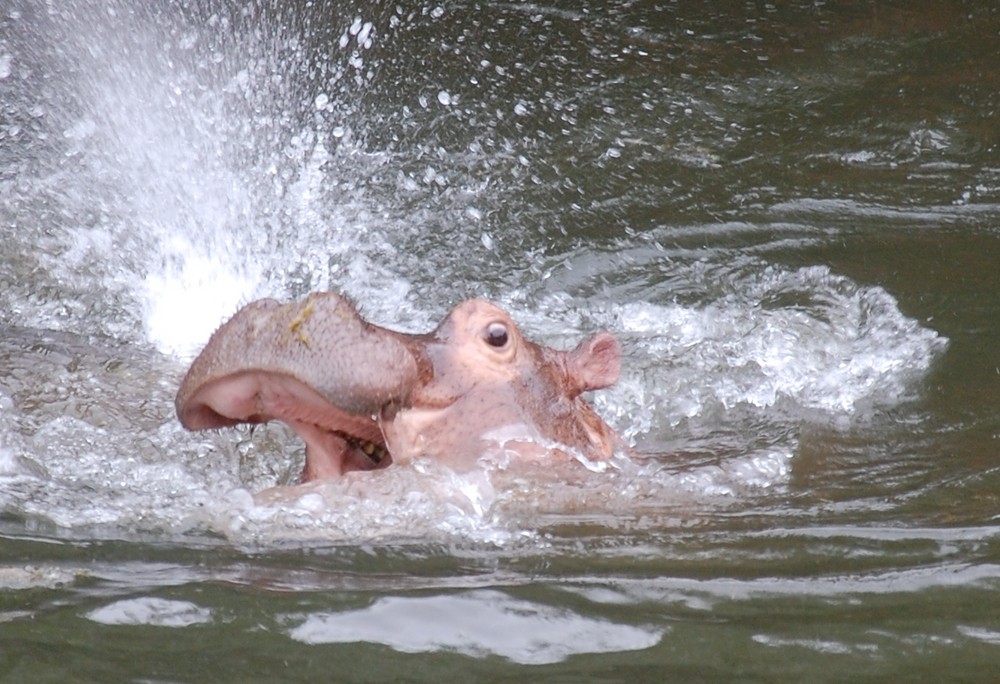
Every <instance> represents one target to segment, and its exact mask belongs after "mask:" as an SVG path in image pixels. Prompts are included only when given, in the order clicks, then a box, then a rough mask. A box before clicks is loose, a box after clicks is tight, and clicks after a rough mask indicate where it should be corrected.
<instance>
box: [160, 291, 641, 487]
mask: <svg viewBox="0 0 1000 684" xmlns="http://www.w3.org/2000/svg"><path fill="white" fill-rule="evenodd" d="M620 368H621V351H620V348H619V346H618V342H617V341H616V340H615V338H614V337H613V336H611V335H610V334H609V333H606V332H599V333H597V334H595V335H593V336H591V337H589V338H587V339H585V340H584V341H583V342H581V343H580V344H579V346H577V347H576V349H573V350H572V351H559V350H556V349H551V348H549V347H545V346H542V345H538V344H535V343H533V342H531V341H529V340H527V339H525V338H524V337H523V336H522V335H521V333H520V331H519V330H518V328H517V326H516V325H515V324H514V322H513V321H512V320H511V318H510V316H509V315H508V314H507V313H506V312H505V311H504V310H503V309H501V308H499V307H497V306H496V305H494V304H491V303H489V302H486V301H483V300H479V299H471V300H467V301H465V302H462V303H461V304H459V305H458V306H456V307H455V308H454V309H453V310H452V311H451V313H449V314H448V316H447V317H446V318H445V319H444V320H443V321H442V322H441V324H440V325H438V327H437V328H436V329H435V330H434V331H432V332H430V333H427V334H422V335H410V334H405V333H398V332H395V331H392V330H388V329H386V328H381V327H379V326H375V325H372V324H370V323H368V322H367V321H365V320H364V319H363V318H361V316H360V315H359V313H358V311H357V309H356V308H355V307H354V305H353V304H351V302H350V301H348V300H347V299H346V298H345V297H343V296H341V295H338V294H335V293H314V294H311V295H309V297H307V298H306V299H305V300H303V301H301V302H294V303H290V304H279V303H278V302H276V301H274V300H260V301H257V302H253V303H251V304H249V305H247V306H246V307H244V308H243V309H241V310H240V311H239V312H237V313H236V314H235V315H234V316H233V317H232V318H231V319H230V320H229V321H227V322H226V323H225V324H224V325H223V326H222V327H221V328H219V330H217V331H216V332H215V334H214V335H212V337H211V339H209V341H208V344H207V345H206V346H205V349H204V350H203V351H202V352H201V354H200V355H199V356H198V357H197V358H196V359H195V361H194V362H193V363H192V365H191V368H190V369H189V370H188V373H187V375H186V376H185V378H184V380H183V381H182V383H181V386H180V389H179V390H178V393H177V398H176V407H177V415H178V417H179V418H180V421H181V423H182V424H183V425H184V426H185V427H186V428H188V429H191V430H203V429H208V428H216V427H224V426H228V425H235V424H237V423H260V422H265V421H268V420H280V421H283V422H285V423H287V424H288V425H289V426H291V427H292V428H293V429H294V430H295V432H296V433H298V434H299V435H300V436H301V437H302V439H303V440H304V441H305V443H306V465H305V468H304V470H303V473H302V480H303V481H309V480H315V479H322V478H332V477H339V476H341V475H343V474H344V473H346V472H350V471H353V470H373V469H378V468H384V467H387V466H388V465H389V464H391V463H393V462H405V461H408V460H411V459H413V458H415V457H418V456H425V457H430V458H433V459H435V460H438V461H440V462H443V463H445V464H446V465H448V466H449V467H452V468H455V469H459V470H462V469H468V468H471V467H474V466H475V464H476V463H477V461H478V459H479V457H480V456H481V455H482V454H483V453H484V452H486V451H487V450H489V449H491V448H496V447H502V448H503V449H505V450H507V451H508V452H511V453H514V454H515V455H517V456H522V457H527V458H542V457H549V456H552V455H555V454H559V453H566V452H567V451H575V452H577V453H579V454H580V455H582V456H583V457H586V458H588V459H591V460H603V459H607V458H610V457H611V456H612V454H614V452H615V451H616V450H618V449H622V448H623V443H622V441H621V439H620V438H619V437H618V435H616V434H615V432H614V431H613V430H612V429H611V428H610V427H609V426H608V425H607V424H606V423H605V422H604V421H603V420H602V419H601V418H600V417H599V416H598V415H597V413H595V412H594V410H593V408H592V407H591V406H590V405H589V404H588V403H587V402H586V401H585V400H584V399H583V397H582V396H580V395H581V393H582V392H585V391H588V390H596V389H601V388H604V387H608V386H610V385H612V384H613V383H614V382H615V381H616V380H617V379H618V374H619V371H620Z"/></svg>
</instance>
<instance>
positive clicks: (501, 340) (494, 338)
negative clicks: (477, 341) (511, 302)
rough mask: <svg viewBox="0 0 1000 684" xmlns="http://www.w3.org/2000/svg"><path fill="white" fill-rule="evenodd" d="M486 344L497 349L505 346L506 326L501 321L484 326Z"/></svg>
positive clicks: (507, 337)
mask: <svg viewBox="0 0 1000 684" xmlns="http://www.w3.org/2000/svg"><path fill="white" fill-rule="evenodd" d="M484 339H485V340H486V344H488V345H490V346H491V347H496V348H497V349H502V348H503V347H506V346H507V340H508V339H509V336H508V335H507V326H506V325H504V324H503V323H490V324H489V326H487V328H486V337H485V338H484Z"/></svg>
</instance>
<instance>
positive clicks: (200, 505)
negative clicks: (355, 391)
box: [0, 0, 1000, 682]
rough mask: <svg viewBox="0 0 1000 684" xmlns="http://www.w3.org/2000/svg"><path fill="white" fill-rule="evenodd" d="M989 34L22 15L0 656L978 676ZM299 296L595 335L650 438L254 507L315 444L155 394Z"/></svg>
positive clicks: (803, 17)
mask: <svg viewBox="0 0 1000 684" xmlns="http://www.w3.org/2000/svg"><path fill="white" fill-rule="evenodd" d="M109 8H110V9H111V10H113V11H109ZM369 22H370V26H369V25H368V24H369ZM369 38H370V39H371V43H370V44H367V45H366V40H367V39H369ZM998 41H1000V11H998V10H997V9H996V8H995V7H993V4H992V3H987V2H979V3H976V2H916V3H914V2H905V3H904V2H899V3H876V2H853V3H827V4H822V3H819V4H817V3H811V2H810V3H794V4H792V5H782V6H780V7H779V6H770V5H758V4H753V3H752V4H745V3H705V4H697V3H695V4H692V6H686V5H684V4H683V3H673V2H661V3H653V2H638V3H629V2H620V3H619V2H600V3H592V4H587V5H584V6H579V5H572V6H571V5H566V6H561V5H554V6H553V5H540V4H517V3H513V4H509V5H508V4H504V5H489V4H486V5H475V4H467V3H459V4H449V5H441V6H437V5H426V6H416V5H415V6H413V7H405V8H404V7H399V8H397V6H396V5H395V4H387V5H385V6H380V5H371V4H366V5H363V6H362V5H356V6H355V5H350V4H347V3H316V4H312V3H309V4H307V3H293V4H287V5H282V6H280V7H277V8H274V7H267V6H264V3H257V4H254V3H251V4H248V5H246V6H245V7H236V6H230V5H227V4H226V3H224V2H221V1H218V2H211V1H208V0H206V1H203V2H194V1H193V2H189V3H181V4H179V5H177V6H170V7H167V6H164V7H162V8H154V9H149V8H145V9H143V8H137V7H130V6H129V5H128V4H114V3H112V4H111V5H108V6H105V5H101V4H95V5H89V4H88V3H86V2H82V1H80V2H77V3H72V4H69V5H67V6H65V7H55V6H52V7H44V8H43V7H39V6H35V4H34V3H29V2H25V3H22V2H20V1H19V0H15V2H14V3H13V5H11V6H9V7H4V8H0V240H2V244H0V247H2V250H0V681H10V682H47V681H51V682H72V681H94V682H118V681H122V682H209V681H211V682H218V681H240V682H250V681H260V682H271V681H275V682H279V681H280V682H283V681H289V682H292V681H317V680H326V681H358V682H362V681H373V682H376V681H408V682H409V681H412V682H416V681H561V682H617V681H631V682H663V681H680V682H688V681H690V682H702V681H704V682H728V681H732V682H757V681H759V682H784V681H787V682H826V681H830V682H833V681H914V682H915V681H927V682H945V681H948V682H951V681H954V682H981V681H983V682H984V681H992V679H994V678H995V674H994V673H995V671H996V669H997V666H998V664H1000V617H998V616H1000V598H998V597H1000V593H998V589H1000V526H998V524H997V516H998V514H1000V494H998V492H1000V486H998V485H1000V468H998V464H1000V459H998V457H1000V449H998V438H1000V411H998V410H997V406H998V405H1000V352H998V349H1000V348H998V346H997V343H996V340H997V339H998V336H1000V275H998V273H1000V270H998V268H997V263H998V258H1000V231H998V226H1000V116H998V114H1000V111H998V110H1000V69H998V67H997V60H996V46H997V44H998ZM321 96H322V97H321ZM202 282H204V283H207V284H206V285H204V288H203V289H199V288H201V287H202ZM161 284H162V287H161ZM320 288H335V289H340V290H345V291H348V292H349V293H350V294H351V295H352V296H353V297H354V298H355V299H356V300H358V301H359V303H360V305H361V307H362V310H363V311H364V312H365V314H366V315H367V316H369V317H371V318H373V319H376V320H378V321H379V322H380V323H383V324H385V325H391V326H393V327H398V328H405V329H416V330H427V329H430V327H431V326H433V325H434V324H435V322H436V321H437V320H439V319H440V318H441V317H442V316H443V315H444V314H445V313H446V312H447V310H448V308H449V307H450V306H451V305H453V304H454V303H455V302H457V301H459V300H460V299H461V298H463V297H465V296H470V295H479V296H487V297H490V298H493V299H495V300H497V301H498V302H500V303H501V304H503V305H504V306H505V307H507V308H509V309H510V310H511V312H512V314H513V315H514V317H515V319H516V320H518V321H519V322H520V324H521V325H522V327H523V328H524V329H525V331H526V333H527V334H528V335H529V336H530V337H532V338H533V339H535V340H538V341H541V342H544V343H546V344H550V345H552V346H559V347H563V348H565V347H568V346H570V345H572V344H575V343H576V341H577V340H579V339H580V338H581V337H582V336H583V335H585V334H587V333H589V332H592V331H593V330H596V329H598V328H602V327H603V328H607V329H610V330H611V331H612V332H614V333H615V334H616V335H617V336H618V337H619V339H621V341H622V344H623V348H624V353H625V358H624V370H623V377H622V381H621V382H620V384H619V386H618V387H616V388H615V389H613V390H611V391H608V392H604V393H600V394H599V395H598V396H597V397H595V398H594V401H595V403H596V406H597V408H598V410H599V411H600V412H601V413H602V415H604V416H606V417H607V419H608V421H609V422H610V423H611V424H612V425H613V426H614V427H615V428H616V429H618V430H619V431H620V432H621V433H622V434H623V435H625V437H626V438H627V439H628V440H629V441H630V442H632V443H633V444H634V445H635V447H636V450H637V452H638V455H637V456H635V457H634V458H633V459H631V460H629V461H627V462H621V463H619V464H617V466H618V467H616V468H613V469H611V470H608V471H605V472H593V471H590V470H587V469H586V468H584V467H583V465H581V464H578V463H572V464H568V465H567V466H566V467H565V468H561V469H560V468H550V467H548V466H547V465H545V464H541V465H539V466H538V467H534V468H532V467H526V468H524V469H522V470H517V469H506V468H503V467H496V465H495V464H493V465H492V466H490V465H488V464H487V465H485V466H484V472H485V474H483V475H482V476H481V477H478V478H477V477H475V476H473V477H468V478H465V479H462V478H453V477H452V474H449V473H444V472H441V471H439V470H436V469H435V468H434V467H433V466H432V465H431V466H428V467H427V468H424V469H422V470H406V469H402V470H401V471H400V472H395V471H393V472H390V471H386V472H384V473H379V474H378V475H379V477H380V479H378V480H375V481H372V480H368V481H364V480H352V481H351V482H348V483H334V484H331V485H328V486H326V487H323V488H320V489H318V490H316V491H312V492H310V493H307V494H306V495H304V496H297V495H295V494H291V495H289V496H288V497H287V498H286V500H284V501H278V502H264V501H259V500H258V501H254V500H253V499H252V498H251V494H250V492H252V491H259V490H262V489H266V488H267V487H270V486H273V485H280V484H285V483H287V482H289V481H291V480H292V479H293V478H294V473H295V472H296V468H297V467H300V466H299V464H300V462H301V453H300V447H299V446H298V445H297V444H296V443H295V440H294V437H293V436H292V435H291V433H290V432H287V431H284V430H282V429H281V428H266V429H260V430H257V431H255V432H254V433H253V434H250V433H249V432H245V431H244V432H238V431H225V432H219V433H212V434H207V435H191V434H188V433H185V432H184V431H183V430H182V429H181V428H180V427H179V425H178V424H177V422H176V419H175V418H174V415H173V405H172V401H173V392H174V391H175V389H176V386H177V382H178V380H179V378H180V376H181V374H182V373H183V371H184V369H185V364H186V362H187V361H188V360H189V358H190V354H191V353H192V350H193V348H196V346H197V344H198V343H199V342H203V341H204V339H205V337H206V336H207V334H208V333H209V332H210V331H211V326H212V325H214V324H215V323H217V322H218V317H219V316H222V315H225V314H227V313H229V312H231V311H232V310H234V309H235V306H236V304H237V303H238V301H239V300H240V299H241V298H242V299H248V298H251V297H256V296H264V295H268V296H277V297H280V298H291V297H295V296H299V295H301V294H302V293H303V292H305V291H308V290H310V289H320ZM175 295H176V297H177V299H176V300H174V299H172V297H174V296H175ZM174 301H176V302H179V303H178V304H176V305H174V304H173V302H174ZM171 316H172V317H171ZM213 316H214V317H215V318H213ZM206 320H207V326H208V327H207V328H206V327H205V326H206V322H205V321H206ZM157 321H166V322H165V323H157Z"/></svg>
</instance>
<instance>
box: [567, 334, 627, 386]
mask: <svg viewBox="0 0 1000 684" xmlns="http://www.w3.org/2000/svg"><path fill="white" fill-rule="evenodd" d="M621 369H622V352H621V347H619V346H618V340H616V339H615V338H614V335H612V334H611V333H607V332H599V333H597V334H596V335H592V336H591V337H588V338H587V339H585V340H584V341H583V342H581V343H580V344H579V346H577V348H576V349H574V350H573V351H571V352H569V354H568V355H567V359H566V370H567V371H568V373H569V379H570V382H572V383H574V384H575V391H574V392H572V394H573V396H576V395H577V394H579V393H580V392H587V391H590V390H596V389H602V388H604V387H610V386H611V385H613V384H615V382H617V381H618V374H619V373H620V372H621Z"/></svg>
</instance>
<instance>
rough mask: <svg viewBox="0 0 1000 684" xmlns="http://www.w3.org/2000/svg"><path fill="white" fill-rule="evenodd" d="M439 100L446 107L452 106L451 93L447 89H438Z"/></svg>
mask: <svg viewBox="0 0 1000 684" xmlns="http://www.w3.org/2000/svg"><path fill="white" fill-rule="evenodd" d="M438 102H440V103H441V104H442V105H444V106H445V107H450V106H451V103H452V99H451V95H449V94H448V91H447V90H439V91H438Z"/></svg>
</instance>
